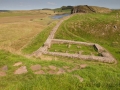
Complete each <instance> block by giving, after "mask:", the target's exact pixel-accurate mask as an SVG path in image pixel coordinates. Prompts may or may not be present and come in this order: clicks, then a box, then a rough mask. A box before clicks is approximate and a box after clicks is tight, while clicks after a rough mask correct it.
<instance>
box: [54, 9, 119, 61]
mask: <svg viewBox="0 0 120 90" xmlns="http://www.w3.org/2000/svg"><path fill="white" fill-rule="evenodd" d="M55 38H57V39H68V40H76V41H87V42H94V43H98V44H100V45H102V46H103V47H105V48H106V49H108V50H109V51H110V52H111V53H112V54H113V55H114V56H115V58H116V59H118V60H119V59H120V11H113V12H111V13H107V14H76V15H73V17H71V18H70V19H68V20H66V21H65V22H64V23H62V25H61V26H60V27H59V29H58V31H57V32H56V35H55Z"/></svg>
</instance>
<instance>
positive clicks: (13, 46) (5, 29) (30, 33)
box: [0, 10, 55, 52]
mask: <svg viewBox="0 0 120 90" xmlns="http://www.w3.org/2000/svg"><path fill="white" fill-rule="evenodd" d="M54 14H55V13H54V12H53V11H52V10H31V11H10V12H0V49H5V50H8V51H13V52H15V51H20V50H21V49H22V48H23V47H24V46H26V45H27V44H28V43H29V42H30V41H31V40H32V38H34V37H35V36H36V35H37V34H39V33H40V32H41V31H42V30H44V29H45V28H46V27H47V26H48V25H49V24H50V23H51V22H53V20H52V19H51V18H49V16H50V15H54Z"/></svg>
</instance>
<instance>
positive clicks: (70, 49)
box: [49, 44, 99, 56]
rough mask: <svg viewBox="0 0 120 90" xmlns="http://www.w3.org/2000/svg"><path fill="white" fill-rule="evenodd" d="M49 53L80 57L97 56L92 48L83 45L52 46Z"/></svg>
mask: <svg viewBox="0 0 120 90" xmlns="http://www.w3.org/2000/svg"><path fill="white" fill-rule="evenodd" d="M49 51H52V52H63V53H66V52H67V53H72V54H75V53H79V52H81V54H82V55H91V54H93V55H97V56H98V55H99V54H98V52H97V51H96V50H95V49H94V47H93V46H85V45H75V44H70V45H69V44H52V46H51V48H50V49H49Z"/></svg>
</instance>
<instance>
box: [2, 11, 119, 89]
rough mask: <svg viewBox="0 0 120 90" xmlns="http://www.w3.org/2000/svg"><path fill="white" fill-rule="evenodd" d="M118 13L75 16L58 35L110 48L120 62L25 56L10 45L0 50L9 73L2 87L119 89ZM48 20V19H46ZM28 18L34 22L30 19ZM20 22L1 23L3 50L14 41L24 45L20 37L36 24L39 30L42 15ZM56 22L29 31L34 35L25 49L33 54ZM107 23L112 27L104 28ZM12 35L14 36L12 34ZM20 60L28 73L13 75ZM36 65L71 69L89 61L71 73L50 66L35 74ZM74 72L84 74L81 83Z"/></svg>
mask: <svg viewBox="0 0 120 90" xmlns="http://www.w3.org/2000/svg"><path fill="white" fill-rule="evenodd" d="M117 13H118V14H119V13H120V12H118V11H114V12H112V13H108V14H77V15H74V16H73V17H71V18H70V19H68V20H66V21H65V22H64V23H62V25H61V26H60V27H59V29H58V31H57V33H56V38H60V39H61V38H62V39H70V40H77V41H87V42H94V43H98V44H100V45H101V46H103V47H105V48H106V49H107V50H108V51H110V53H111V54H112V55H113V56H114V57H115V58H116V59H117V62H118V64H107V63H101V62H96V61H84V60H79V59H74V58H66V57H55V56H48V55H46V56H44V58H41V59H35V58H30V57H29V58H27V57H25V56H21V55H17V54H12V53H10V52H8V51H9V50H8V49H9V48H6V51H5V50H0V68H1V67H3V66H4V65H7V66H8V70H7V71H6V74H7V76H4V77H0V90H119V89H120V65H119V63H120V61H119V60H120V46H119V45H120V41H119V35H118V34H119V28H120V27H119V25H120V22H119V20H120V17H117V15H118V14H117ZM46 20H48V19H47V18H46ZM28 21H30V22H31V20H28ZM19 23H20V24H17V23H14V24H13V23H12V24H11V23H9V24H8V23H4V24H1V25H0V28H1V29H0V47H1V49H3V48H2V47H3V46H4V47H8V46H11V45H12V42H15V41H17V40H18V43H17V45H16V46H19V45H21V43H22V41H23V40H21V39H20V38H19V37H22V38H23V39H25V38H24V37H23V36H25V37H28V36H26V35H28V32H31V31H32V32H33V31H34V30H35V27H36V28H37V27H38V29H37V30H39V29H40V27H39V25H41V23H42V20H41V18H39V19H38V18H36V19H33V21H32V22H31V24H30V23H28V24H27V23H26V21H25V22H19ZM36 23H37V24H36ZM44 23H46V22H44ZM47 23H48V22H47ZM47 23H46V24H47ZM29 24H30V25H29ZM9 25H11V26H9ZM16 25H17V26H16ZM32 25H35V26H32ZM54 25H55V23H51V24H50V25H49V27H47V28H46V29H45V27H44V30H43V29H42V30H40V31H38V32H37V30H36V34H34V36H33V35H32V34H33V33H31V35H32V36H31V35H30V34H29V35H30V37H32V38H31V39H30V40H26V41H25V43H26V44H27V45H28V46H26V44H24V45H25V48H23V49H22V50H23V52H25V53H31V52H33V51H34V50H36V49H37V48H39V47H40V46H42V45H43V43H44V41H45V40H46V38H47V35H48V34H49V31H50V30H51V28H52V27H54ZM106 25H108V26H109V27H107V29H105V28H106ZM43 26H44V25H43ZM93 26H94V27H93ZM114 26H117V29H115V28H114ZM31 27H33V29H32V30H30V28H31ZM18 29H20V30H21V31H20V30H18ZM2 30H3V31H2ZM17 30H18V31H17ZM105 30H106V31H105ZM21 32H22V33H21ZM40 32H41V33H40ZM103 32H104V34H103ZM38 33H40V34H38ZM19 34H20V36H19ZM5 35H6V37H5ZM12 35H13V36H14V37H12ZM33 38H35V39H33ZM31 40H32V41H31ZM39 40H40V41H39ZM3 42H4V44H3ZM28 42H29V44H28ZM39 42H40V43H39ZM2 45H3V46H2ZM57 46H58V45H55V46H54V47H53V49H54V48H55V47H57ZM59 48H60V49H62V48H63V49H66V47H65V45H63V46H62V45H61V47H59ZM59 48H56V49H59ZM71 49H73V50H77V49H76V46H75V45H72V46H71ZM82 49H83V50H89V48H88V47H87V49H86V48H82ZM48 58H49V60H48ZM19 61H21V62H23V65H25V66H26V67H27V70H28V73H26V74H22V75H14V74H13V73H14V71H15V70H16V69H18V67H19V66H18V67H14V66H13V65H14V64H15V63H16V62H19ZM36 64H39V65H41V67H42V68H43V67H49V65H53V66H55V67H57V68H63V67H64V66H68V67H70V70H71V69H74V68H75V67H76V66H78V65H81V64H87V65H88V66H87V67H86V68H84V69H78V70H74V71H72V72H67V71H66V72H65V74H60V75H56V74H53V75H51V74H48V73H47V72H49V69H48V70H46V74H44V75H35V74H34V72H33V71H32V70H31V69H30V67H31V65H36ZM74 75H78V76H80V77H82V78H83V79H84V81H83V82H80V81H79V79H78V78H76V77H74Z"/></svg>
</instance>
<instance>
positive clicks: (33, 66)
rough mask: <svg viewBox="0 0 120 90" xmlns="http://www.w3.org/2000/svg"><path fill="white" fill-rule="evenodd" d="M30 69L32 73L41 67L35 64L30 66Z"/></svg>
mask: <svg viewBox="0 0 120 90" xmlns="http://www.w3.org/2000/svg"><path fill="white" fill-rule="evenodd" d="M30 68H31V69H32V71H38V70H40V69H41V65H39V64H37V65H32V66H31V67H30Z"/></svg>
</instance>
